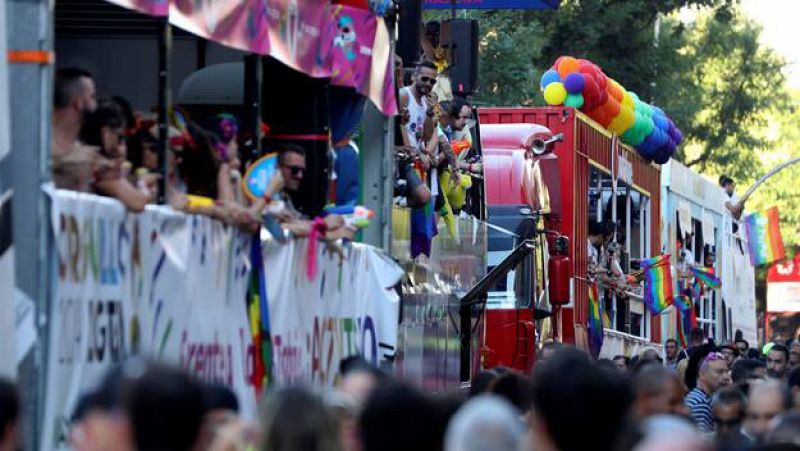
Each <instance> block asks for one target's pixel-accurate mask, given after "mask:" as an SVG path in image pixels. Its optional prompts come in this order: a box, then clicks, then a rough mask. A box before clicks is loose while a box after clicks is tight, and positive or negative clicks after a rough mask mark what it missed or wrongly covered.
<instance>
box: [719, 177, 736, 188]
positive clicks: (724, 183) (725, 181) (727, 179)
mask: <svg viewBox="0 0 800 451" xmlns="http://www.w3.org/2000/svg"><path fill="white" fill-rule="evenodd" d="M731 183H733V179H732V178H730V177H728V176H727V175H725V174H722V175H720V176H719V186H721V187H723V188H725V187H726V186H727V185H729V184H731Z"/></svg>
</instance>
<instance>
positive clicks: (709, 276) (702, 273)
mask: <svg viewBox="0 0 800 451" xmlns="http://www.w3.org/2000/svg"><path fill="white" fill-rule="evenodd" d="M691 271H692V274H694V280H695V283H699V284H700V286H701V287H708V288H711V289H717V288H720V287H721V286H722V281H720V280H719V277H717V276H716V274H715V273H714V268H696V267H694V266H692V267H691ZM701 293H702V291H701Z"/></svg>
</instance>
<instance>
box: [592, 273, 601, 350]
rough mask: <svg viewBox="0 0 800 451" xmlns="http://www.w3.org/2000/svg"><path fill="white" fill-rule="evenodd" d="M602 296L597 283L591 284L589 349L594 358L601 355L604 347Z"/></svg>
mask: <svg viewBox="0 0 800 451" xmlns="http://www.w3.org/2000/svg"><path fill="white" fill-rule="evenodd" d="M601 310H602V309H601V308H600V296H599V295H598V289H597V283H596V282H594V283H591V284H589V323H588V327H589V349H590V350H591V352H592V355H593V356H594V358H597V357H598V356H599V355H600V349H601V348H602V347H603V317H602V316H601Z"/></svg>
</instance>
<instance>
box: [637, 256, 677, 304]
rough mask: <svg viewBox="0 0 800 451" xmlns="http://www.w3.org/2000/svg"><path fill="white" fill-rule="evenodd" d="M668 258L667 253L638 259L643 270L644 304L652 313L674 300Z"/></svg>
mask: <svg viewBox="0 0 800 451" xmlns="http://www.w3.org/2000/svg"><path fill="white" fill-rule="evenodd" d="M669 258H670V255H669V254H664V255H659V256H657V257H652V258H647V259H644V260H641V261H640V264H641V267H642V271H643V272H644V304H645V305H646V306H647V307H648V308H649V309H650V311H651V312H652V313H654V314H656V313H661V311H662V310H664V309H665V308H667V307H669V306H670V305H672V304H673V303H674V302H675V300H674V297H673V287H672V271H671V269H670V265H669Z"/></svg>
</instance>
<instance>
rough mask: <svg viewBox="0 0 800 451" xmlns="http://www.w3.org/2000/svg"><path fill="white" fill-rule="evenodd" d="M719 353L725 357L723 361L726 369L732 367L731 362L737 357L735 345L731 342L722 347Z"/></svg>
mask: <svg viewBox="0 0 800 451" xmlns="http://www.w3.org/2000/svg"><path fill="white" fill-rule="evenodd" d="M719 352H720V353H722V355H723V356H725V361H726V362H727V363H728V369H730V368H731V367H733V362H734V361H735V360H736V359H737V358H738V357H739V348H737V347H736V345H735V344H733V343H731V342H728V343H725V344H724V345H722V347H721V348H720V350H719Z"/></svg>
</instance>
